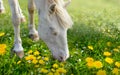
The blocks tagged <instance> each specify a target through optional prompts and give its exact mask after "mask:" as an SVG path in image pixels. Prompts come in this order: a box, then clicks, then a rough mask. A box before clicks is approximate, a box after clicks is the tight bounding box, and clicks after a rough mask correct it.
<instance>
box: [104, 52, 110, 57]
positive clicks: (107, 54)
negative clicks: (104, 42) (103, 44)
mask: <svg viewBox="0 0 120 75" xmlns="http://www.w3.org/2000/svg"><path fill="white" fill-rule="evenodd" d="M103 55H104V56H111V53H110V52H104V53H103Z"/></svg>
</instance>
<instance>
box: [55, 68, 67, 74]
mask: <svg viewBox="0 0 120 75" xmlns="http://www.w3.org/2000/svg"><path fill="white" fill-rule="evenodd" d="M56 72H58V73H66V72H67V71H66V70H65V69H64V68H58V69H57V70H56Z"/></svg>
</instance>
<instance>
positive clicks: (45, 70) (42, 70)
mask: <svg viewBox="0 0 120 75" xmlns="http://www.w3.org/2000/svg"><path fill="white" fill-rule="evenodd" d="M40 72H42V73H48V70H47V69H44V68H42V69H41V70H40Z"/></svg>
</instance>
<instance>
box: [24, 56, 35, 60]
mask: <svg viewBox="0 0 120 75" xmlns="http://www.w3.org/2000/svg"><path fill="white" fill-rule="evenodd" d="M35 59H36V57H35V56H34V55H29V56H26V57H25V60H35Z"/></svg>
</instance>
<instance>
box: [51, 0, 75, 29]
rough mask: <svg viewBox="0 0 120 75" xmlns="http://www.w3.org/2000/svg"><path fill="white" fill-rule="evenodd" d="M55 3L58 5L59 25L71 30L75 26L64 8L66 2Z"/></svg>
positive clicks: (57, 1) (55, 0)
mask: <svg viewBox="0 0 120 75" xmlns="http://www.w3.org/2000/svg"><path fill="white" fill-rule="evenodd" d="M53 1H54V3H55V4H56V7H55V15H56V17H57V20H58V22H59V24H60V25H61V26H62V27H64V28H70V27H71V26H72V25H73V21H72V19H71V17H70V16H69V14H68V12H67V11H66V8H65V7H64V1H63V0H53Z"/></svg>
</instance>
